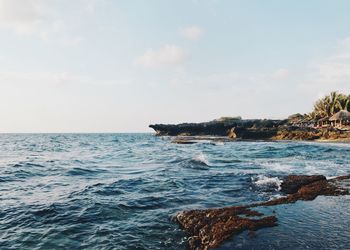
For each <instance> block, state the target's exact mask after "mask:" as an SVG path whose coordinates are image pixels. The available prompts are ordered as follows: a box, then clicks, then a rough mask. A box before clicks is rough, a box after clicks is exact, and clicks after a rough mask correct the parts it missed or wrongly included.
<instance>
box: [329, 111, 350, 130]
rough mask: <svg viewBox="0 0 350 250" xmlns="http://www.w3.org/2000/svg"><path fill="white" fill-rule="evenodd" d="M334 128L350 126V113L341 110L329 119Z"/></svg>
mask: <svg viewBox="0 0 350 250" xmlns="http://www.w3.org/2000/svg"><path fill="white" fill-rule="evenodd" d="M329 121H330V122H331V123H332V125H333V126H340V127H341V126H343V125H348V124H349V121H350V112H349V111H347V110H340V111H339V112H337V113H335V114H334V115H333V116H331V117H330V118H329Z"/></svg>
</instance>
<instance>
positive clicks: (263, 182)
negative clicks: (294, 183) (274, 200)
mask: <svg viewBox="0 0 350 250" xmlns="http://www.w3.org/2000/svg"><path fill="white" fill-rule="evenodd" d="M254 184H255V185H257V186H274V187H276V188H277V190H280V189H281V184H282V180H280V179H278V177H267V176H265V175H258V176H257V177H256V179H255V180H254Z"/></svg>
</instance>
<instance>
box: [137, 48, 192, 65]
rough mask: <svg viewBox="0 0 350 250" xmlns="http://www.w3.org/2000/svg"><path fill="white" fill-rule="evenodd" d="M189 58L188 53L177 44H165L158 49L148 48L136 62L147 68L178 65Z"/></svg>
mask: <svg viewBox="0 0 350 250" xmlns="http://www.w3.org/2000/svg"><path fill="white" fill-rule="evenodd" d="M188 58H189V54H188V53H187V52H186V51H185V50H184V49H182V48H181V47H179V46H177V45H172V44H166V45H164V46H163V47H161V48H159V49H149V50H147V51H146V52H145V53H144V54H143V55H142V56H140V57H139V58H137V59H136V63H137V64H140V65H143V66H145V67H148V68H160V67H174V66H179V65H181V64H182V63H184V62H185V61H187V60H188Z"/></svg>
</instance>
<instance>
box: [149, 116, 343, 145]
mask: <svg viewBox="0 0 350 250" xmlns="http://www.w3.org/2000/svg"><path fill="white" fill-rule="evenodd" d="M149 127H150V128H153V129H154V130H155V132H156V135H158V136H178V137H180V139H179V140H176V142H177V143H184V142H186V137H188V138H189V137H193V136H201V137H203V136H221V137H223V136H224V137H227V138H230V139H242V140H335V141H350V131H349V130H341V129H338V128H334V127H328V128H313V127H298V126H293V125H291V124H290V123H289V122H288V120H267V119H263V120H259V119H255V120H242V119H224V120H222V119H219V120H214V121H210V122H202V123H181V124H154V125H149ZM192 140H193V138H192Z"/></svg>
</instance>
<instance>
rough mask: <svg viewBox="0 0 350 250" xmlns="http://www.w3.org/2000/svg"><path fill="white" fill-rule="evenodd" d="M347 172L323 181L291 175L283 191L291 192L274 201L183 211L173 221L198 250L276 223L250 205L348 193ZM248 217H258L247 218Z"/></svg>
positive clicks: (349, 179) (271, 217)
mask: <svg viewBox="0 0 350 250" xmlns="http://www.w3.org/2000/svg"><path fill="white" fill-rule="evenodd" d="M349 181H350V175H346V176H339V177H337V178H333V179H331V180H328V181H327V180H326V178H325V177H324V176H323V175H312V176H306V175H290V176H287V177H286V178H285V182H284V190H285V192H293V191H294V193H291V194H289V195H287V196H285V197H281V198H278V199H275V200H271V201H267V202H262V203H255V204H250V205H247V206H232V207H225V208H216V209H206V210H191V211H184V212H181V213H179V214H177V216H176V218H175V219H176V221H177V222H178V223H179V224H180V225H181V227H182V228H183V229H184V230H185V232H186V233H187V234H188V235H189V236H190V238H189V241H188V244H189V247H190V249H195V250H201V249H210V248H213V247H217V246H219V245H220V244H221V243H222V242H223V241H225V240H227V239H228V238H230V237H232V235H235V234H238V233H240V232H242V231H244V230H250V231H255V230H257V229H259V228H263V227H273V226H276V225H277V224H276V222H277V218H276V216H266V217H261V216H263V214H262V213H259V212H257V211H254V210H251V208H253V207H259V206H274V205H279V204H287V203H294V202H296V201H298V200H313V199H315V198H316V197H317V196H318V195H328V196H337V195H348V194H350V193H349V186H348V184H349ZM247 217H260V218H254V219H250V218H247Z"/></svg>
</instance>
